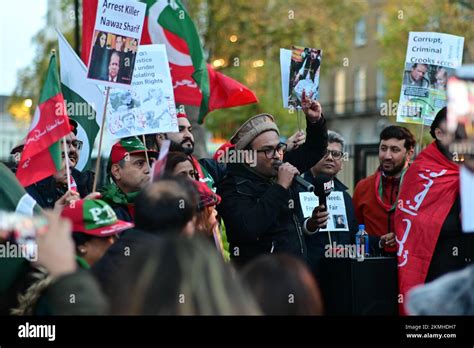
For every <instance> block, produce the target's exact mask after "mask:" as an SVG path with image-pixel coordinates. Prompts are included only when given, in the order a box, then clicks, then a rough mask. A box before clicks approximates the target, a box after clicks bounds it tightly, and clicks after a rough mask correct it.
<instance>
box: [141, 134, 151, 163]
mask: <svg viewBox="0 0 474 348" xmlns="http://www.w3.org/2000/svg"><path fill="white" fill-rule="evenodd" d="M142 141H143V145H144V146H145V149H147V151H145V158H146V164H147V166H148V169H150V159H149V158H148V148H147V147H146V140H145V134H142Z"/></svg>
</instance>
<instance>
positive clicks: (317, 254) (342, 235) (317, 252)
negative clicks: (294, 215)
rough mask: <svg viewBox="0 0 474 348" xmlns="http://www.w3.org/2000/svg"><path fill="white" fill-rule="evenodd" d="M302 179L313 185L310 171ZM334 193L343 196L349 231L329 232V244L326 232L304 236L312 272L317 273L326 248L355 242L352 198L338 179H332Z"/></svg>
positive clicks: (313, 180)
mask: <svg viewBox="0 0 474 348" xmlns="http://www.w3.org/2000/svg"><path fill="white" fill-rule="evenodd" d="M303 178H304V179H305V180H306V181H308V182H310V183H312V184H313V185H315V184H316V183H315V181H316V179H315V178H314V177H313V175H312V174H311V172H310V171H308V172H306V173H304V175H303ZM333 181H334V191H336V192H342V193H343V196H344V205H345V207H346V217H347V222H348V223H349V231H333V232H331V242H332V245H331V243H330V241H329V233H328V232H316V233H315V234H312V235H305V241H306V245H307V248H308V263H309V265H310V267H311V269H312V270H313V271H317V270H318V268H319V264H320V262H321V260H322V259H323V258H324V253H325V251H326V246H327V245H330V247H333V245H334V243H336V245H340V244H342V245H350V244H353V243H354V242H355V234H356V233H357V231H358V225H357V219H356V216H355V210H354V205H353V204H352V198H351V196H350V195H349V193H347V187H346V185H344V184H343V183H342V182H341V181H339V179H337V178H334V180H333Z"/></svg>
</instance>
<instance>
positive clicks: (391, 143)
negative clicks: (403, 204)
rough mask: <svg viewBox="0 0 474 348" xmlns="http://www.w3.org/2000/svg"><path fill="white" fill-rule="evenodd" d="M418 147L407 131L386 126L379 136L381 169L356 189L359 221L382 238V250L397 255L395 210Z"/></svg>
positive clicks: (355, 203)
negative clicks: (403, 182) (404, 178)
mask: <svg viewBox="0 0 474 348" xmlns="http://www.w3.org/2000/svg"><path fill="white" fill-rule="evenodd" d="M415 144H416V141H415V138H414V136H413V134H412V133H411V132H410V131H409V130H408V129H407V128H404V127H400V126H394V125H392V126H388V127H386V128H385V129H384V130H383V131H382V132H381V133H380V145H379V161H380V167H379V168H378V169H377V171H376V172H375V173H374V174H373V175H371V176H369V177H367V178H365V179H363V180H361V181H360V182H359V183H358V184H357V185H356V188H355V190H354V195H353V198H352V200H353V202H354V207H355V213H356V218H357V222H358V223H359V224H364V225H365V229H366V231H367V233H368V234H369V235H371V236H375V237H380V242H379V247H380V249H381V250H382V249H384V250H385V251H386V252H395V233H394V232H395V226H394V214H395V207H396V205H397V202H398V200H397V197H398V192H399V189H400V186H401V183H402V181H403V176H404V174H405V172H406V170H407V168H408V164H409V163H410V159H411V158H412V156H413V153H414V148H415Z"/></svg>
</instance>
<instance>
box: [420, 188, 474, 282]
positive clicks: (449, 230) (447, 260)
mask: <svg viewBox="0 0 474 348" xmlns="http://www.w3.org/2000/svg"><path fill="white" fill-rule="evenodd" d="M469 213H472V212H469ZM460 214H461V199H460V196H458V197H457V198H456V200H455V201H454V204H453V206H452V207H451V210H450V211H449V213H448V216H447V217H446V220H444V223H443V226H441V231H440V232H439V237H438V241H437V243H436V247H435V250H434V252H433V257H432V258H431V263H430V267H429V269H428V274H427V276H426V282H427V283H428V282H430V281H432V280H434V279H436V278H439V277H440V276H442V275H444V274H446V273H449V272H454V271H457V270H460V269H462V268H464V267H466V266H467V265H468V264H470V263H472V262H473V261H474V234H472V233H463V231H462V226H461V218H460Z"/></svg>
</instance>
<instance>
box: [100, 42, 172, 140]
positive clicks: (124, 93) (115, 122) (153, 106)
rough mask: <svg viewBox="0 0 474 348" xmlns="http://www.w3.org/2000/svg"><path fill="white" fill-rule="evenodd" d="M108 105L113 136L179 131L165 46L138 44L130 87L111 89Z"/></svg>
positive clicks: (109, 130) (109, 123)
mask: <svg viewBox="0 0 474 348" xmlns="http://www.w3.org/2000/svg"><path fill="white" fill-rule="evenodd" d="M107 107H108V110H109V114H108V117H107V130H108V132H109V133H110V134H111V135H112V137H114V138H123V137H128V136H133V135H141V134H152V133H166V132H178V121H177V118H176V107H175V101H174V94H173V85H172V81H171V74H170V70H169V65H168V58H167V55H166V48H165V45H145V46H140V47H139V49H138V53H137V59H136V66H135V71H134V74H133V83H132V86H131V88H130V89H121V88H112V89H111V90H110V94H109V102H108V106H107Z"/></svg>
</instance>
